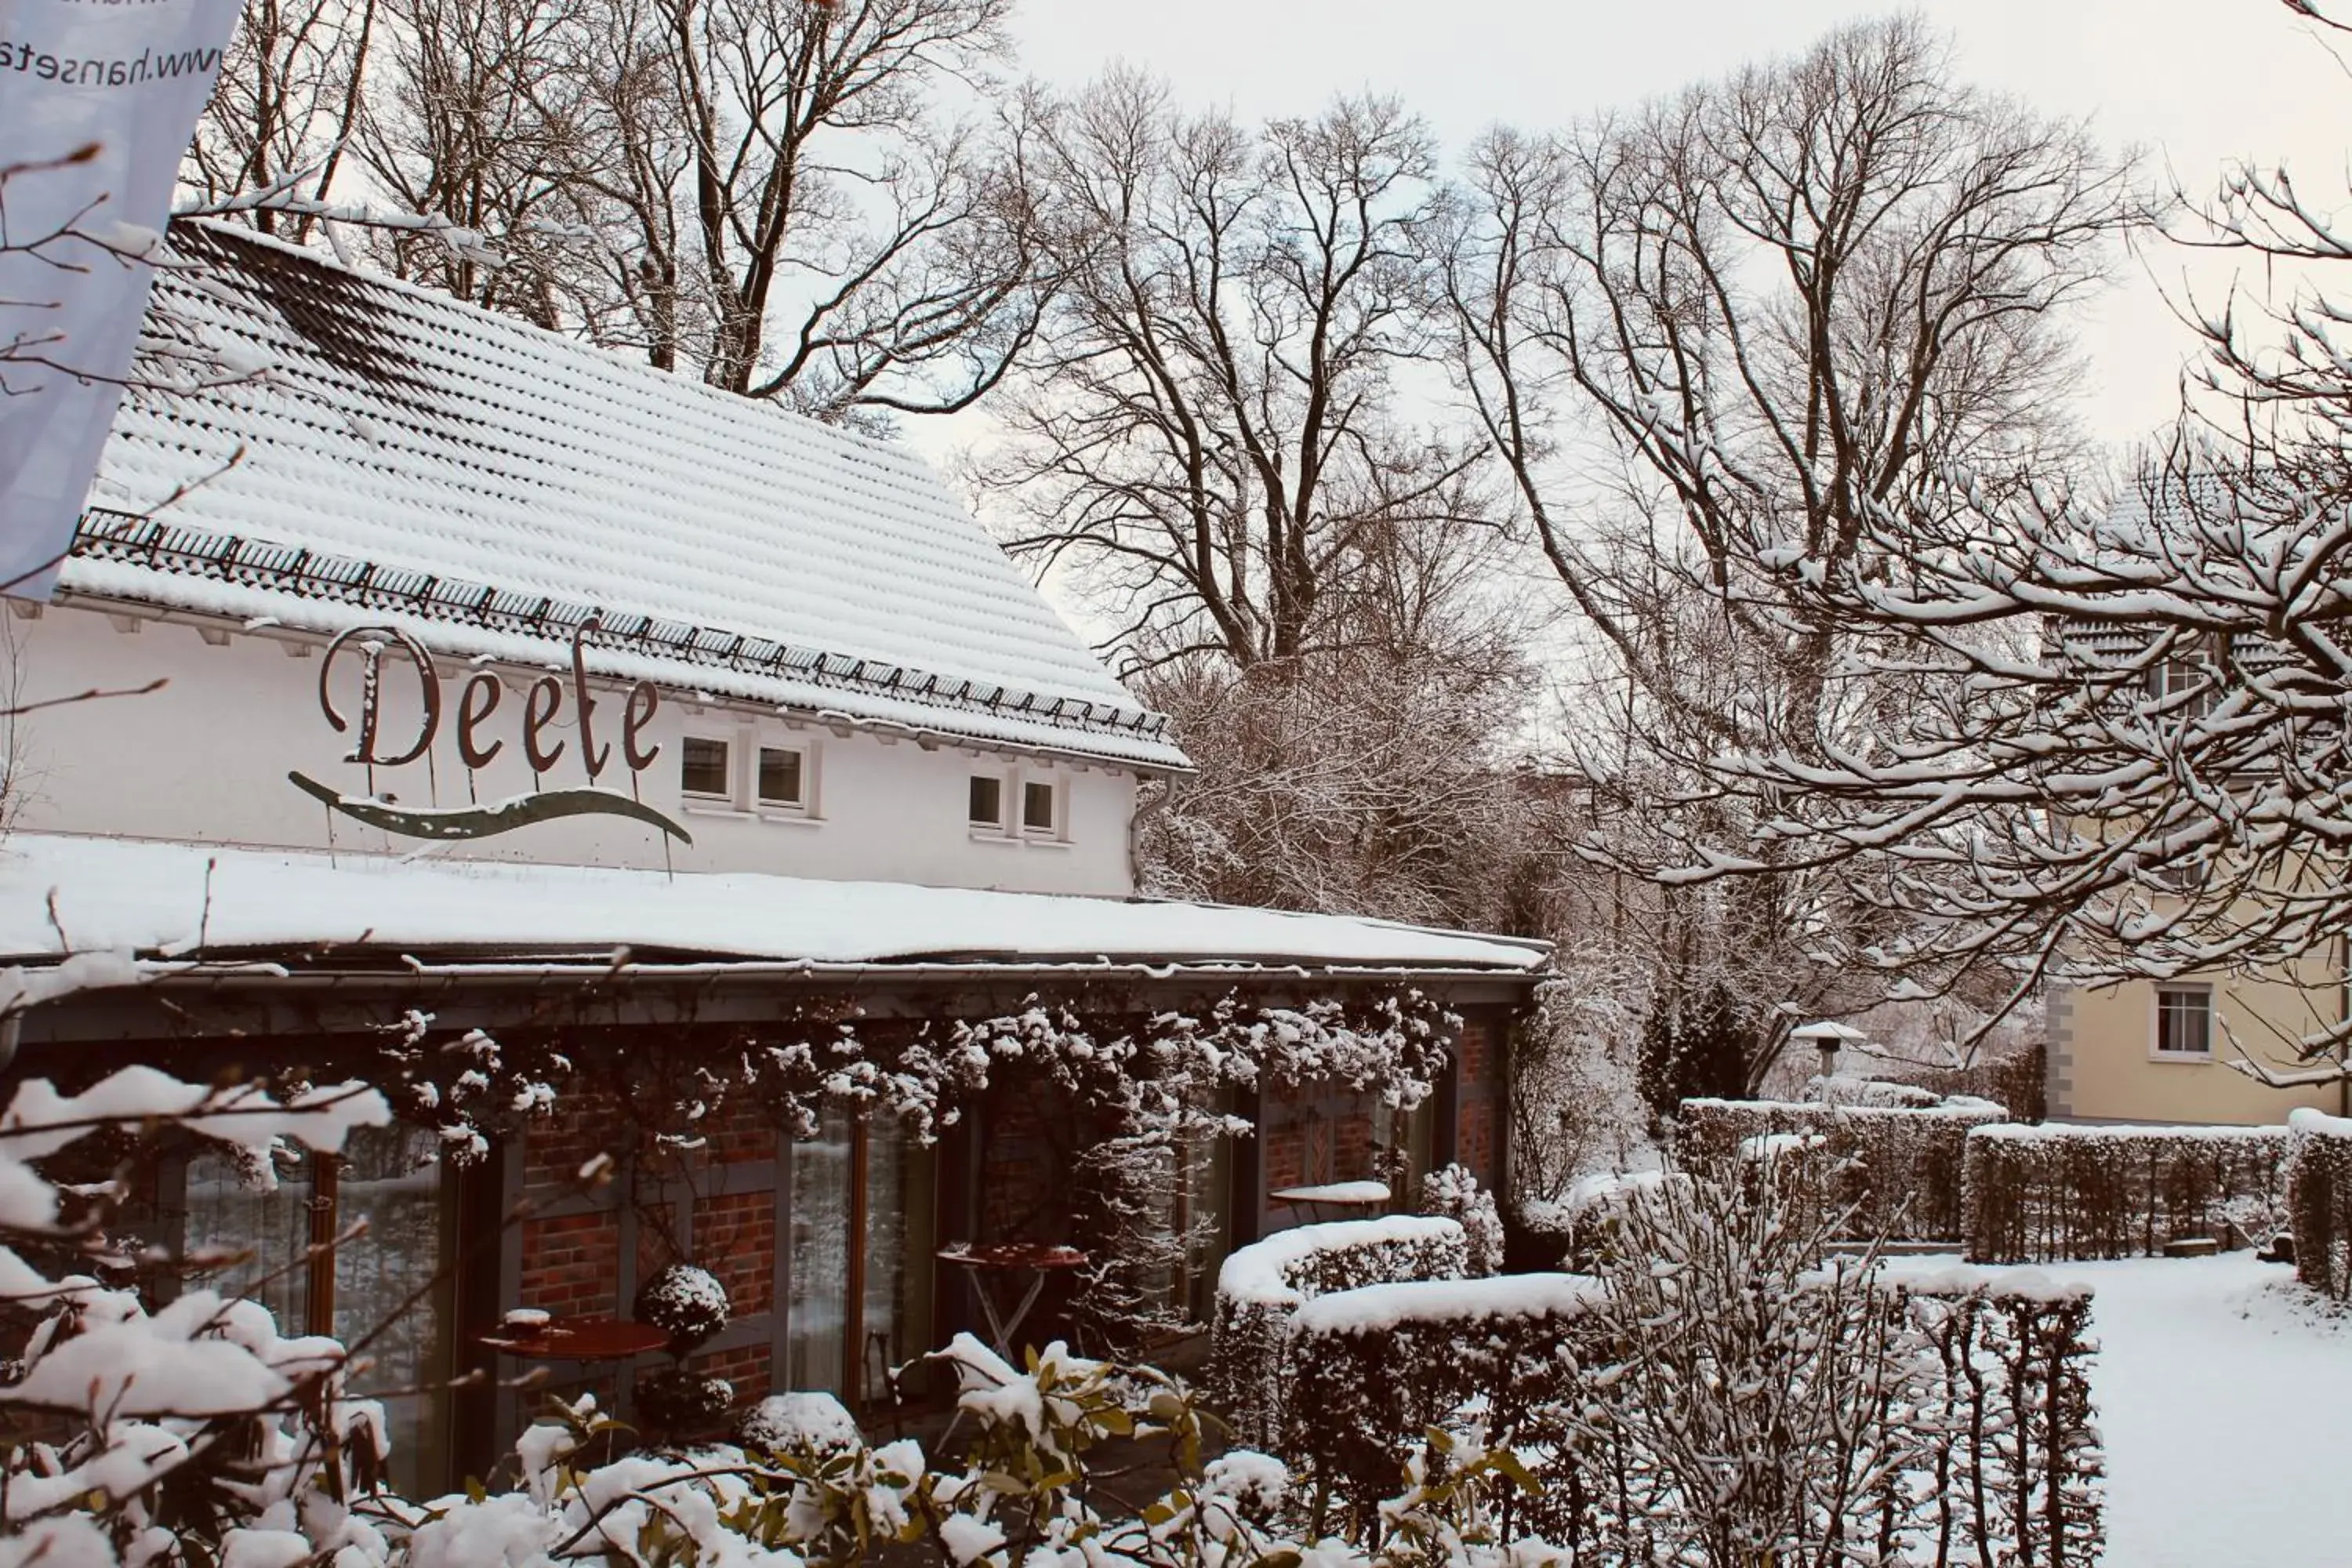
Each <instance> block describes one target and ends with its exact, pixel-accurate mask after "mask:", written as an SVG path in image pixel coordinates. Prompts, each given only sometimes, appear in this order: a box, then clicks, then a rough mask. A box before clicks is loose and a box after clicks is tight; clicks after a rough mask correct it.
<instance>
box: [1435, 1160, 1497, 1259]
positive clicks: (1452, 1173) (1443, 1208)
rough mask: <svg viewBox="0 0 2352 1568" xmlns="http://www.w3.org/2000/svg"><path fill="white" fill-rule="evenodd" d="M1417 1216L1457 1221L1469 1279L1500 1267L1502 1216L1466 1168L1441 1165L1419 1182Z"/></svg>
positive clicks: (1492, 1198)
mask: <svg viewBox="0 0 2352 1568" xmlns="http://www.w3.org/2000/svg"><path fill="white" fill-rule="evenodd" d="M1421 1212H1422V1213H1423V1214H1428V1215H1444V1217H1446V1218H1447V1219H1451V1220H1458V1221H1459V1222H1461V1226H1462V1235H1463V1239H1464V1243H1465V1247H1466V1248H1467V1252H1468V1258H1469V1271H1470V1273H1471V1274H1472V1275H1473V1276H1481V1275H1487V1274H1496V1273H1499V1272H1501V1270H1502V1267H1503V1215H1502V1211H1500V1210H1499V1209H1497V1208H1496V1206H1495V1194H1492V1193H1490V1192H1488V1191H1487V1190H1486V1188H1484V1187H1482V1186H1480V1185H1479V1184H1478V1178H1477V1177H1476V1176H1474V1175H1472V1174H1471V1173H1470V1168H1469V1167H1468V1166H1467V1165H1441V1166H1439V1167H1438V1168H1437V1169H1436V1170H1434V1171H1432V1172H1430V1173H1429V1174H1427V1175H1425V1176H1423V1178H1422V1179H1421Z"/></svg>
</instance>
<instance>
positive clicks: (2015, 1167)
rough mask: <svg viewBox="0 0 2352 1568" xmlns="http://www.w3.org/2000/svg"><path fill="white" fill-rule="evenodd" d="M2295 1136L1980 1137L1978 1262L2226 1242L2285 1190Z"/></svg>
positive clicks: (2192, 1131) (2131, 1253) (1974, 1208)
mask: <svg viewBox="0 0 2352 1568" xmlns="http://www.w3.org/2000/svg"><path fill="white" fill-rule="evenodd" d="M2287 1145H2288V1134H2287V1130H2286V1129H2285V1128H2284V1127H2078V1126H2070V1125H2062V1124H2059V1123H2054V1122H2052V1123H2044V1124H2042V1125H2041V1126H2038V1127H2029V1126H2024V1125H2021V1124H2017V1123H2007V1124H2003V1125H2000V1126H1989V1127H1979V1128H1977V1129H1974V1130H1973V1131H1970V1132H1969V1139H1968V1165H1967V1173H1968V1215H1969V1226H1968V1232H1967V1234H1968V1237H1969V1258H1971V1259H1973V1260H1974V1261H1976V1262H1979V1263H2027V1262H2032V1263H2042V1262H2049V1261H2052V1260H2053V1259H2059V1258H2137V1257H2152V1256H2154V1255H2156V1254H2158V1253H2160V1252H2162V1251H2163V1250H2164V1247H2165V1244H2166V1243H2167V1242H2169V1241H2176V1240H2179V1239H2181V1238H2182V1237H2219V1236H2221V1233H2222V1231H2223V1230H2224V1228H2225V1224H2224V1221H2225V1210H2226V1209H2227V1208H2228V1206H2229V1205H2231V1204H2232V1202H2233V1201H2237V1200H2242V1199H2245V1198H2249V1197H2263V1198H2265V1199H2268V1198H2269V1196H2270V1195H2271V1194H2276V1193H2278V1192H2279V1191H2280V1190H2281V1187H2282V1184H2283V1183H2284V1179H2285V1174H2286V1171H2285V1167H2286V1160H2287Z"/></svg>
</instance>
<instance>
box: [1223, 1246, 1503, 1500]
mask: <svg viewBox="0 0 2352 1568" xmlns="http://www.w3.org/2000/svg"><path fill="white" fill-rule="evenodd" d="M1469 1272H1470V1247H1469V1238H1468V1236H1467V1233H1465V1231H1464V1229H1463V1228H1462V1224H1461V1222H1460V1221H1459V1220H1454V1219H1448V1218H1445V1217H1444V1216H1443V1215H1389V1216H1387V1217H1385V1218H1381V1219H1345V1220H1334V1221H1332V1222H1330V1223H1328V1224H1326V1225H1302V1226H1294V1227H1293V1228H1291V1229H1289V1230H1280V1231H1276V1232H1275V1233H1274V1235H1272V1236H1270V1237H1266V1238H1265V1240H1264V1241H1258V1242H1253V1243H1251V1244H1250V1245H1249V1246H1247V1247H1237V1248H1235V1249H1234V1251H1233V1252H1232V1253H1231V1254H1229V1255H1228V1256H1227V1257H1226V1258H1225V1261H1224V1265H1223V1268H1220V1269H1218V1271H1217V1310H1216V1317H1215V1320H1214V1321H1213V1322H1212V1323H1211V1325H1210V1330H1209V1387H1210V1392H1211V1395H1212V1397H1213V1399H1214V1400H1215V1401H1216V1403H1217V1405H1218V1407H1219V1408H1220V1409H1221V1410H1223V1412H1224V1415H1225V1418H1226V1420H1227V1422H1228V1423H1229V1424H1230V1425H1231V1426H1232V1428H1233V1434H1234V1443H1235V1444H1237V1445H1239V1446H1243V1447H1255V1448H1271V1447H1274V1445H1275V1443H1276V1440H1277V1439H1278V1438H1279V1436H1280V1435H1281V1430H1282V1420H1283V1403H1284V1399H1285V1396H1286V1392H1287V1391H1288V1390H1289V1388H1290V1387H1291V1365H1290V1341H1291V1330H1292V1322H1293V1320H1294V1318H1295V1317H1296V1316H1297V1311H1298V1309H1299V1308H1301V1307H1302V1306H1304V1305H1306V1303H1307V1302H1308V1301H1311V1300H1315V1299H1316V1298H1317V1297H1318V1296H1323V1295H1328V1294H1330V1293H1332V1292H1335V1291H1339V1290H1352V1289H1357V1288H1359V1287H1361V1286H1366V1285H1378V1284H1384V1283H1389V1282H1392V1281H1399V1280H1414V1279H1462V1278H1463V1277H1464V1276H1465V1275H1467V1274H1468V1273H1469ZM1394 1479H1395V1478H1394V1477H1393V1476H1391V1478H1390V1480H1391V1482H1393V1481H1394ZM1391 1490H1393V1486H1391Z"/></svg>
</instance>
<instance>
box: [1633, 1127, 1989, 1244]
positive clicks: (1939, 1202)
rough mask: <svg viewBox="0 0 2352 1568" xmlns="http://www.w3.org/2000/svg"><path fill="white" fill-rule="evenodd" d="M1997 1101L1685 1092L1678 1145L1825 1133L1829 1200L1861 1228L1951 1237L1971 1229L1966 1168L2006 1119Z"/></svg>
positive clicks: (1713, 1156)
mask: <svg viewBox="0 0 2352 1568" xmlns="http://www.w3.org/2000/svg"><path fill="white" fill-rule="evenodd" d="M2008 1115H2009V1113H2008V1112H2007V1111H2006V1110H2002V1109H2001V1108H2000V1106H1998V1105H1995V1104H1993V1103H1992V1102H1991V1101H1990V1100H1948V1101H1946V1102H1944V1103H1942V1104H1940V1105H1936V1106H1929V1107H1925V1108H1917V1109H1906V1108H1899V1107H1887V1106H1873V1105H1824V1104H1816V1103H1812V1102H1810V1101H1798V1100H1684V1101H1683V1102H1682V1109H1681V1111H1680V1113H1679V1116H1678V1118H1677V1120H1678V1124H1679V1125H1678V1130H1677V1131H1676V1134H1675V1151H1676V1152H1677V1154H1678V1155H1680V1157H1681V1159H1682V1161H1683V1162H1684V1163H1685V1164H1693V1165H1705V1164H1706V1163H1711V1162H1717V1161H1723V1160H1727V1159H1730V1158H1732V1157H1733V1156H1735V1155H1737V1154H1738V1152H1740V1151H1741V1149H1742V1148H1743V1147H1758V1146H1760V1145H1759V1144H1757V1142H1756V1141H1757V1140H1759V1139H1768V1138H1774V1137H1789V1136H1805V1137H1820V1138H1822V1139H1825V1140H1826V1141H1827V1142H1825V1143H1823V1144H1822V1150H1821V1152H1822V1171H1823V1173H1824V1174H1823V1181H1824V1184H1825V1187H1824V1191H1823V1193H1822V1201H1823V1202H1824V1203H1826V1204H1827V1205H1830V1206H1831V1207H1832V1209H1833V1210H1841V1211H1842V1210H1849V1209H1850V1210H1851V1211H1852V1214H1851V1217H1850V1219H1849V1220H1848V1222H1847V1223H1848V1225H1849V1226H1850V1227H1851V1228H1852V1230H1853V1233H1854V1234H1855V1235H1857V1236H1867V1237H1885V1238H1886V1239H1889V1240H1894V1241H1949V1240H1956V1239H1958V1237H1962V1236H1965V1235H1967V1234H1968V1229H1967V1219H1968V1210H1967V1207H1966V1205H1965V1204H1964V1203H1963V1200H1962V1184H1963V1175H1962V1173H1963V1171H1964V1170H1965V1168H1966V1163H1967V1148H1968V1138H1969V1132H1970V1131H1973V1130H1975V1129H1977V1128H1979V1127H1987V1126H1991V1125H1993V1124H1994V1123H1996V1122H2000V1121H2005V1120H2007V1118H2008Z"/></svg>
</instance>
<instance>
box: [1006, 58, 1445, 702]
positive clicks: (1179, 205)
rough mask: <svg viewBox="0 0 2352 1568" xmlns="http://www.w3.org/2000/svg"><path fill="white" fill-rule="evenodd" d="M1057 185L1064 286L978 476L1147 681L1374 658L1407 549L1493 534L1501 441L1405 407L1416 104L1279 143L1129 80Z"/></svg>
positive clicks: (1020, 535) (1427, 199) (1424, 274)
mask: <svg viewBox="0 0 2352 1568" xmlns="http://www.w3.org/2000/svg"><path fill="white" fill-rule="evenodd" d="M1033 167H1034V174H1035V178H1036V183H1037V188H1038V191H1039V211H1040V215H1041V217H1042V218H1043V219H1044V222H1045V234H1046V241H1047V244H1048V247H1049V250H1050V255H1051V257H1052V263H1053V267H1054V268H1055V272H1056V274H1057V275H1058V277H1059V278H1060V279H1061V280H1062V285H1063V287H1062V290H1061V292H1060V294H1059V296H1058V297H1057V299H1056V300H1055V304H1054V307H1053V309H1052V311H1051V313H1050V315H1049V317H1048V318H1047V321H1046V324H1045V330H1044V331H1043V332H1042V333H1041V335H1040V338H1039V341H1038V343H1037V345H1036V348H1035V350H1034V353H1031V354H1030V355H1029V356H1028V357H1027V359H1026V360H1025V361H1024V364H1023V367H1022V370H1021V373H1020V374H1019V375H1018V377H1017V378H1016V379H1015V381H1014V383H1013V385H1012V386H1011V387H1010V388H1009V395H1007V396H1006V397H1005V398H1004V399H1003V400H1002V402H1001V403H1000V404H999V405H998V410H997V411H998V415H999V417H1000V419H1001V420H1002V421H1003V424H1004V426H1005V427H1006V429H1007V432H1008V435H1007V437H1006V438H1005V439H1004V440H1003V442H1002V443H1001V444H999V445H998V446H997V447H995V448H994V449H993V450H992V452H990V453H988V454H987V455H986V456H985V457H984V458H982V461H981V462H980V463H979V464H978V465H977V468H976V470H975V473H976V477H977V478H978V479H979V480H980V481H981V482H982V484H983V485H985V486H986V487H987V488H989V489H992V490H993V491H994V492H995V493H996V494H997V495H998V496H1000V497H1001V498H1002V499H1003V503H1004V505H1005V506H1006V508H1007V510H1008V512H1009V513H1010V515H1011V516H1012V518H1013V525H1012V529H1011V538H1010V541H1009V542H1010V544H1011V547H1012V548H1013V550H1014V551H1015V552H1018V553H1021V554H1024V555H1025V556H1027V557H1029V558H1030V559H1031V560H1032V561H1033V562H1034V563H1036V564H1037V566H1038V567H1039V569H1040V570H1041V571H1046V570H1052V569H1054V568H1056V567H1065V568H1067V569H1068V570H1069V571H1070V572H1071V574H1072V578H1073V581H1074V582H1075V583H1076V584H1080V585H1082V586H1084V587H1085V588H1087V589H1089V590H1092V591H1093V592H1095V593H1096V594H1097V595H1099V596H1100V600H1101V602H1102V603H1103V604H1104V605H1105V606H1106V608H1107V610H1108V613H1109V615H1110V616H1112V617H1113V618H1114V620H1115V623H1116V633H1115V640H1116V642H1117V643H1118V646H1119V647H1121V648H1122V649H1123V651H1124V652H1125V653H1126V654H1127V655H1128V656H1129V658H1130V660H1131V661H1133V662H1136V663H1138V664H1149V663H1151V662H1153V661H1156V660H1161V659H1181V658H1186V657H1188V656H1191V655H1193V654H1197V653H1201V652H1204V651H1206V652H1210V653H1213V654H1214V655H1215V656H1216V657H1217V658H1221V659H1223V660H1224V661H1226V662H1228V663H1229V664H1231V665H1232V666H1234V667H1237V668H1247V667H1250V666H1253V665H1255V664H1259V663H1261V662H1264V661H1268V660H1280V659H1288V658H1297V657H1298V656H1300V655H1303V654H1308V653H1311V652H1314V651H1317V650H1318V649H1326V648H1330V647H1339V646H1345V645H1349V644H1350V643H1352V642H1353V641H1354V640H1355V638H1356V637H1357V636H1358V635H1359V633H1360V631H1361V630H1362V624H1363V622H1364V621H1365V619H1366V615H1367V612H1366V611H1365V610H1364V609H1363V607H1362V606H1363V603H1364V602H1365V601H1367V600H1372V601H1383V602H1385V601H1386V600H1387V599H1388V598H1390V597H1391V591H1392V589H1393V588H1394V587H1395V586H1396V584H1395V581H1394V578H1393V576H1392V574H1391V570H1390V569H1391V567H1393V565H1394V564H1395V563H1396V561H1397V559H1398V556H1399V552H1419V553H1421V554H1423V555H1424V556H1431V555H1435V556H1443V555H1444V554H1446V553H1447V552H1449V551H1450V549H1451V545H1450V543H1449V541H1452V540H1454V539H1456V538H1458V537H1459V536H1461V535H1462V534H1463V533H1464V532H1465V531H1475V530H1476V529H1479V528H1482V527H1484V526H1485V525H1486V523H1487V522H1488V521H1489V519H1490V514H1491V505H1490V500H1491V498H1489V497H1487V496H1486V495H1484V494H1482V493H1481V491H1480V489H1479V487H1478V484H1477V478H1478V476H1477V473H1476V469H1477V452H1476V449H1475V447H1472V446H1468V445H1465V443H1464V442H1462V441H1460V440H1458V439H1455V438H1454V437H1452V436H1450V435H1449V434H1447V433H1445V432H1444V431H1442V430H1438V429H1435V428H1433V427H1430V426H1425V425H1422V424H1417V423H1415V422H1414V420H1413V419H1412V418H1411V417H1410V416H1408V415H1407V413H1406V412H1405V410H1404V406H1403V403H1404V399H1403V397H1402V387H1401V385H1400V377H1401V375H1402V374H1404V371H1405V367H1406V366H1408V365H1409V364H1410V363H1412V359H1413V356H1415V355H1416V354H1418V353H1420V352H1421V351H1422V349H1423V347H1424V345H1425V344H1426V342H1427V341H1428V337H1429V316H1428V313H1427V311H1426V309H1425V303H1426V297H1427V287H1426V285H1427V280H1428V268H1427V267H1426V265H1425V263H1424V261H1423V258H1422V255H1421V253H1420V251H1419V249H1418V248H1417V247H1416V244H1415V240H1414V234H1415V230H1416V227H1417V226H1419V225H1420V224H1422V223H1423V221H1425V220H1426V218H1427V217H1428V216H1429V215H1430V214H1431V212H1432V211H1433V204H1434V202H1435V192H1434V188H1433V174H1434V170H1435V154H1434V151H1433V146H1432V143H1431V141H1430V137H1429V133H1428V132H1427V130H1426V129H1425V128H1424V127H1423V125H1422V123H1421V122H1420V121H1418V120H1415V119H1413V118H1412V116H1410V115H1409V114H1407V113H1406V112H1405V111H1404V110H1403V109H1402V106H1400V105H1399V104H1398V103H1396V102H1395V101H1393V100H1339V101H1338V102H1336V103H1334V104H1333V105H1332V106H1331V107H1329V108H1328V109H1327V110H1324V111H1323V112H1322V113H1321V114H1319V115H1317V116H1315V117H1313V118H1311V119H1305V120H1286V121H1275V122H1273V123H1271V124H1268V125H1266V126H1265V127H1264V128H1263V129H1262V130H1259V131H1255V132H1253V131H1250V130H1248V129H1245V128H1244V127H1243V126H1241V125H1240V124H1238V123H1236V122H1235V121H1233V120H1232V119H1230V118H1228V117H1225V116H1223V115H1218V114H1208V115H1200V116H1194V115H1189V114H1186V113H1183V112H1181V110H1178V109H1177V108H1175V107H1174V106H1173V105H1172V104H1171V102H1170V100H1169V97H1168V93H1167V91H1166V89H1165V88H1163V87H1162V86H1160V84H1158V83H1156V82H1154V81H1152V80H1150V79H1147V78H1144V77H1142V76H1139V75H1137V74H1134V73H1131V72H1125V71H1118V72H1113V73H1112V74H1110V75H1109V76H1107V77H1105V78H1104V79H1101V80H1100V81H1098V82H1097V83H1096V84H1094V85H1093V86H1092V87H1091V88H1089V89H1087V90H1086V91H1085V92H1084V93H1082V94H1081V95H1080V96H1079V97H1078V99H1077V100H1076V101H1075V102H1073V103H1071V104H1068V105H1066V106H1064V107H1063V108H1062V110H1060V112H1058V113H1056V114H1055V115H1054V116H1053V117H1051V119H1050V120H1048V121H1045V124H1044V126H1043V127H1042V129H1041V133H1040V134H1039V135H1038V137H1037V138H1036V142H1035V147H1034V164H1033ZM1408 535H1421V536H1423V537H1422V538H1421V539H1420V540H1419V541H1418V542H1407V541H1406V536H1408ZM1371 614H1373V616H1375V618H1383V619H1384V618H1387V617H1388V614H1389V612H1388V610H1387V609H1385V608H1383V609H1381V610H1379V611H1377V612H1371Z"/></svg>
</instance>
